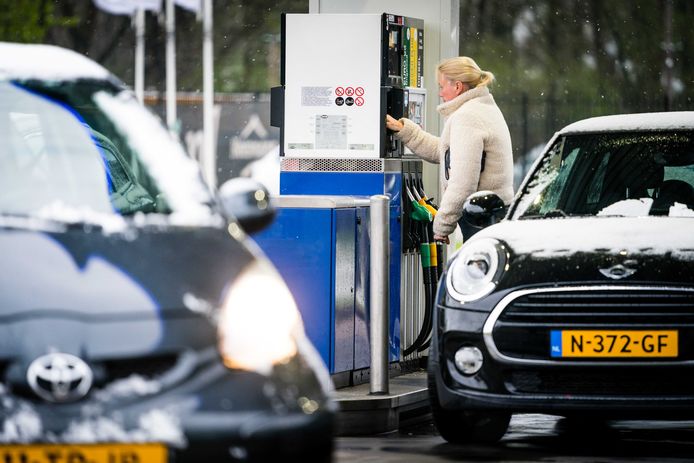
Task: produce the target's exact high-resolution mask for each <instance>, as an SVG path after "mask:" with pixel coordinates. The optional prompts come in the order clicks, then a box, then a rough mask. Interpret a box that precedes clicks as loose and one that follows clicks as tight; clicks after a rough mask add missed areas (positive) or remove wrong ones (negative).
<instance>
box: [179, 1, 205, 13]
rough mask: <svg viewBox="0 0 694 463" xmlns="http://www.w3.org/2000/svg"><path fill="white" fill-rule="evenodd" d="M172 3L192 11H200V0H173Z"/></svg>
mask: <svg viewBox="0 0 694 463" xmlns="http://www.w3.org/2000/svg"><path fill="white" fill-rule="evenodd" d="M174 3H175V4H176V5H178V6H180V7H181V8H185V9H186V10H189V11H194V12H196V13H199V12H200V8H201V7H200V3H202V2H201V1H200V0H174Z"/></svg>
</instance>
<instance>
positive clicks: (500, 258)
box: [446, 238, 508, 302]
mask: <svg viewBox="0 0 694 463" xmlns="http://www.w3.org/2000/svg"><path fill="white" fill-rule="evenodd" d="M507 260H508V256H507V251H506V248H505V247H504V245H502V244H501V243H500V242H499V241H497V240H495V239H492V238H481V239H478V240H474V241H470V242H469V243H467V244H464V245H463V247H462V248H461V249H460V251H459V252H458V255H457V256H456V257H455V258H454V260H453V262H452V263H451V266H450V268H449V270H448V278H447V279H446V288H447V289H448V293H449V294H450V295H451V296H452V297H453V298H454V299H456V300H458V301H460V302H470V301H475V300H477V299H480V298H482V297H484V296H486V295H487V294H489V293H491V292H492V291H493V290H494V288H495V287H496V285H497V283H498V281H499V278H500V277H501V275H502V273H503V272H504V270H505V268H506V262H507Z"/></svg>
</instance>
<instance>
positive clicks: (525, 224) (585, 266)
mask: <svg viewBox="0 0 694 463" xmlns="http://www.w3.org/2000/svg"><path fill="white" fill-rule="evenodd" d="M693 227H694V218H673V217H639V218H622V217H609V218H607V217H605V218H556V219H539V220H507V221H503V222H501V223H499V224H496V225H493V226H491V227H488V228H486V229H484V230H482V231H481V232H479V233H478V234H477V235H475V236H474V238H473V239H480V238H483V237H492V238H495V239H498V240H500V241H502V242H503V243H505V244H506V245H507V246H508V247H509V252H510V255H511V261H510V268H511V269H512V271H510V272H507V274H506V277H505V280H506V281H505V283H506V284H507V285H512V286H517V285H520V284H538V283H553V282H611V283H616V282H619V283H627V282H629V283H633V282H642V283H645V282H648V283H665V282H667V283H677V284H679V285H682V284H690V283H691V274H692V271H693V270H694V233H692V229H693ZM632 270H633V271H632Z"/></svg>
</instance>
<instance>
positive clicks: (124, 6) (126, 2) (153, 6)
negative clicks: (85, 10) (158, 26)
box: [94, 0, 161, 15]
mask: <svg viewBox="0 0 694 463" xmlns="http://www.w3.org/2000/svg"><path fill="white" fill-rule="evenodd" d="M94 4H95V5H96V7H97V8H99V9H101V10H104V11H106V12H107V13H111V14H128V15H132V14H133V13H135V11H137V10H138V9H140V8H142V9H143V10H149V11H160V10H161V0H94Z"/></svg>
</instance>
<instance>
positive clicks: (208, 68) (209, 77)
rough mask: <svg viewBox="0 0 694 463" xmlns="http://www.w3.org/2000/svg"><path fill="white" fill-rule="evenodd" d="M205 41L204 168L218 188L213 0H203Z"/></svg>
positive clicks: (203, 66) (212, 186) (203, 50)
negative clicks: (213, 60)
mask: <svg viewBox="0 0 694 463" xmlns="http://www.w3.org/2000/svg"><path fill="white" fill-rule="evenodd" d="M202 11H203V43H202V76H203V79H202V80H203V96H202V106H203V129H202V130H203V144H202V146H203V160H204V161H203V168H204V175H205V180H206V181H207V184H208V185H209V186H210V188H212V189H216V188H217V175H216V170H217V158H216V153H215V148H216V146H215V138H214V136H215V133H214V117H213V110H214V106H213V105H214V101H213V95H214V88H213V83H214V79H213V72H214V69H213V66H212V0H203V8H202Z"/></svg>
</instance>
